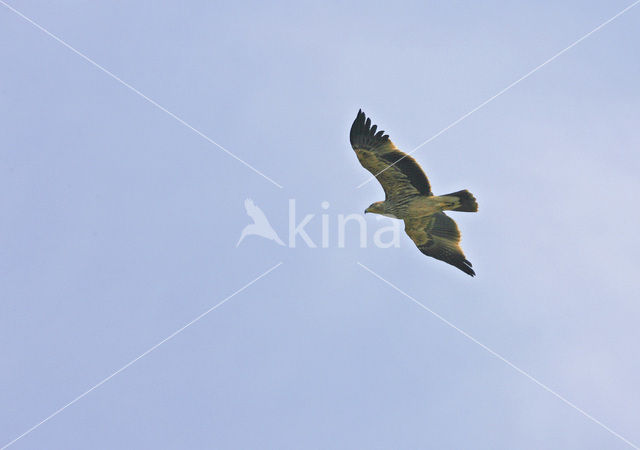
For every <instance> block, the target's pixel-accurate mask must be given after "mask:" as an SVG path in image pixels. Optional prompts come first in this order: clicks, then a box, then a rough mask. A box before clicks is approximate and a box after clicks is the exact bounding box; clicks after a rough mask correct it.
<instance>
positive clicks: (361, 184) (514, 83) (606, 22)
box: [356, 0, 640, 189]
mask: <svg viewBox="0 0 640 450" xmlns="http://www.w3.org/2000/svg"><path fill="white" fill-rule="evenodd" d="M638 3H640V0H636V1H635V2H633V3H632V4H630V5H629V6H627V7H626V8H624V9H623V10H622V11H620V12H619V13H618V14H616V15H615V16H613V17H611V18H610V19H608V20H605V21H604V22H602V23H601V24H600V25H598V26H597V27H595V28H594V29H593V30H591V31H589V32H588V33H587V34H585V35H584V36H582V37H581V38H580V39H578V40H577V41H575V42H574V43H573V44H571V45H569V46H568V47H565V48H564V49H562V50H560V51H559V52H558V53H556V54H555V55H553V56H552V57H551V58H549V59H547V60H546V61H545V62H543V63H542V64H540V65H538V66H536V67H534V68H533V69H531V70H530V71H529V72H527V73H526V74H524V75H523V76H521V77H520V78H518V79H517V80H516V81H514V82H513V83H511V84H510V85H508V86H507V87H505V88H504V89H502V90H501V91H500V92H498V93H497V94H495V95H494V96H492V97H489V98H488V99H487V100H485V101H484V102H482V103H480V104H479V105H478V106H476V107H475V108H473V109H472V110H471V111H469V112H468V113H466V114H464V115H463V116H461V117H460V118H458V119H456V120H454V121H453V122H451V123H450V124H449V125H447V126H446V127H444V128H443V129H442V130H440V131H438V132H437V133H436V134H434V135H433V136H431V137H430V138H429V139H427V140H426V141H424V142H423V143H422V144H420V145H418V146H417V147H416V148H414V149H413V150H411V151H410V152H409V153H407V154H406V155H404V156H403V157H402V158H400V159H398V160H397V161H396V162H394V163H393V164H390V165H388V166H387V167H385V168H384V169H382V170H381V171H380V172H378V173H377V174H375V175H373V176H370V177H369V178H367V179H366V180H365V181H363V182H362V183H360V184H359V185H358V186H357V187H356V189H360V188H361V187H362V186H364V185H365V184H367V183H369V182H370V181H372V180H373V179H374V178H375V177H377V176H378V175H380V174H381V173H382V172H384V171H385V170H387V169H388V168H390V167H393V166H395V165H396V164H397V163H398V162H400V161H401V160H402V159H404V158H406V157H407V156H409V155H411V154H413V153H415V152H417V151H418V150H419V149H421V148H422V147H423V146H425V145H427V144H428V143H429V142H431V141H433V140H434V139H435V138H437V137H438V136H440V135H441V134H442V133H444V132H446V131H447V130H449V129H451V128H453V127H455V126H456V125H458V124H459V123H460V122H462V121H463V120H464V119H466V118H467V117H469V116H470V115H471V114H473V113H475V112H476V111H478V110H479V109H482V108H483V107H485V106H486V105H487V104H489V103H491V102H492V101H493V100H495V99H496V98H498V97H500V96H501V95H502V94H504V93H505V92H507V91H508V90H509V89H511V88H512V87H514V86H515V85H516V84H518V83H520V82H521V81H523V80H525V79H527V78H529V77H530V76H531V75H533V74H534V73H535V72H537V71H538V70H540V69H542V68H543V67H544V66H546V65H547V64H549V63H550V62H551V61H553V60H554V59H556V58H557V57H558V56H560V55H562V54H563V53H565V52H567V51H568V50H570V49H572V48H573V47H575V46H576V45H578V44H579V43H580V42H582V41H584V40H585V39H586V38H588V37H589V36H591V35H592V34H593V33H595V32H596V31H598V30H600V29H601V28H603V27H605V26H606V25H608V24H609V23H611V22H613V21H614V20H615V19H617V18H618V17H620V16H621V15H623V14H624V13H626V12H627V11H629V10H630V9H631V8H633V7H634V6H636V5H637V4H638Z"/></svg>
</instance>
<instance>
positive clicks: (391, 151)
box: [350, 110, 478, 276]
mask: <svg viewBox="0 0 640 450" xmlns="http://www.w3.org/2000/svg"><path fill="white" fill-rule="evenodd" d="M377 128H378V127H377V126H376V125H373V126H371V119H370V118H367V117H366V116H365V114H364V113H363V112H362V110H360V111H358V115H357V116H356V120H354V122H353V125H352V126H351V133H350V140H351V146H352V147H353V150H354V151H355V152H356V156H357V157H358V160H359V161H360V164H362V166H363V167H364V168H365V169H367V170H368V171H369V172H371V174H372V175H373V176H374V177H376V179H377V180H378V181H379V182H380V184H381V185H382V189H383V190H384V194H385V199H384V201H381V202H375V203H372V204H371V206H369V207H368V208H367V209H366V210H365V211H364V212H365V213H374V214H382V215H383V216H387V217H392V218H395V219H400V220H404V231H405V232H406V233H407V234H408V235H409V237H410V238H411V240H413V242H414V243H415V244H416V246H417V247H418V249H419V250H420V251H421V252H422V253H424V254H425V255H427V256H431V257H432V258H436V259H439V260H441V261H444V262H446V263H447V264H451V265H452V266H455V267H457V268H458V269H460V270H462V271H463V272H464V273H466V274H468V275H471V276H475V274H476V273H475V272H474V271H473V269H472V268H471V262H469V261H468V260H467V259H466V258H465V256H464V253H463V252H462V249H461V248H460V231H459V230H458V226H457V225H456V223H455V222H454V221H453V219H452V218H450V217H449V216H447V215H446V214H445V213H444V212H443V211H447V210H449V211H462V212H476V211H478V203H476V199H475V197H474V196H473V195H472V194H471V192H469V191H467V190H466V189H465V190H462V191H458V192H452V193H451V194H446V195H433V193H432V192H431V186H430V185H429V180H428V179H427V177H426V175H425V174H424V172H423V171H422V169H421V168H420V165H419V164H418V163H417V162H416V160H415V159H413V158H412V157H411V156H409V155H408V154H406V153H404V152H402V151H400V150H399V149H398V148H397V147H396V146H395V145H394V144H393V142H391V140H390V139H389V136H388V135H386V134H384V131H378V132H376V130H377Z"/></svg>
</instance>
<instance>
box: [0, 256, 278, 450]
mask: <svg viewBox="0 0 640 450" xmlns="http://www.w3.org/2000/svg"><path fill="white" fill-rule="evenodd" d="M281 264H282V262H279V263H278V264H276V265H275V266H273V267H272V268H270V269H269V270H267V271H266V272H264V273H263V274H262V275H260V276H258V277H256V278H254V279H253V280H251V281H250V282H248V283H247V284H245V285H244V286H242V287H241V288H240V289H238V290H237V291H235V292H234V293H233V294H231V295H229V296H228V297H226V298H225V299H224V300H222V301H220V302H218V303H216V304H215V305H214V306H212V307H211V308H209V309H208V310H206V311H205V312H203V313H202V314H200V315H199V316H198V317H196V318H195V319H193V320H192V321H191V322H189V323H187V324H186V325H184V326H183V327H182V328H180V329H178V330H176V331H174V332H173V333H171V334H170V335H169V336H167V337H166V338H164V339H163V340H161V341H160V342H158V343H157V344H156V345H154V346H153V347H151V348H150V349H148V350H147V351H145V352H144V353H141V354H140V355H139V356H137V357H136V358H134V359H132V360H131V361H129V362H128V363H127V364H125V365H124V366H122V367H121V368H119V369H118V370H116V371H115V372H113V373H112V374H111V375H109V376H108V377H106V378H105V379H103V380H102V381H100V382H99V383H98V384H96V385H95V386H93V387H92V388H90V389H87V390H86V391H84V392H83V393H82V394H80V395H78V396H77V397H76V398H74V399H73V400H71V401H70V402H69V403H67V404H66V405H64V406H63V407H61V408H59V409H57V410H55V411H54V412H53V413H51V414H50V415H48V416H47V417H45V418H44V419H43V420H41V421H40V422H38V423H37V424H35V425H34V426H32V427H31V428H29V429H28V430H27V431H25V432H24V433H22V434H21V435H20V436H18V437H17V438H15V439H14V440H12V441H11V442H8V443H7V444H5V445H4V446H3V447H0V450H4V449H6V448H7V447H9V446H10V445H13V444H14V443H15V442H17V441H18V440H20V439H22V438H23V437H25V436H26V435H27V434H29V433H31V432H32V431H33V430H35V429H36V428H38V427H39V426H40V425H42V424H44V423H45V422H48V421H49V420H50V419H52V418H54V417H55V416H57V415H58V414H60V413H61V412H62V411H64V410H65V409H67V408H68V407H69V406H71V405H73V404H74V403H75V402H77V401H78V400H80V399H82V398H83V397H85V396H86V395H87V394H89V393H90V392H92V391H94V390H96V389H97V388H99V387H100V386H102V385H103V384H105V383H106V382H107V381H109V380H110V379H111V378H113V377H115V376H116V375H118V374H119V373H120V372H122V371H123V370H125V369H127V368H128V367H129V366H131V365H132V364H134V363H136V362H137V361H138V360H140V359H141V358H144V357H145V356H147V355H148V354H149V353H151V352H152V351H154V350H155V349H157V348H158V347H160V346H161V345H162V344H164V343H165V342H167V341H168V340H170V339H172V338H174V337H175V336H176V335H178V334H180V333H182V332H183V331H184V330H185V329H187V328H188V327H190V326H191V325H193V324H194V323H196V322H197V321H199V320H200V319H202V318H203V317H204V316H206V315H207V314H209V313H210V312H211V311H213V310H214V309H217V308H218V307H220V306H222V305H223V304H225V303H226V302H227V301H228V300H231V299H232V298H233V297H235V296H236V295H238V294H239V293H240V292H242V291H244V290H245V289H246V288H248V287H249V286H251V285H252V284H253V283H255V282H256V281H258V280H259V279H261V278H263V277H265V276H266V275H268V274H269V273H271V272H272V271H274V270H275V269H277V268H278V267H279V266H280V265H281Z"/></svg>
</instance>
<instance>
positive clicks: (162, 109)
mask: <svg viewBox="0 0 640 450" xmlns="http://www.w3.org/2000/svg"><path fill="white" fill-rule="evenodd" d="M639 1H640V0H639ZM0 4H2V5H3V6H5V7H6V8H7V9H9V10H10V11H13V12H14V13H15V14H17V15H18V16H20V17H22V18H23V19H24V20H26V21H27V22H29V23H30V24H31V25H33V26H34V27H36V28H38V29H39V30H40V31H42V32H43V33H45V34H46V35H47V36H49V37H51V38H53V39H55V40H56V41H58V42H59V43H60V44H62V45H64V46H65V47H67V48H68V49H69V50H71V51H72V52H73V53H75V54H76V55H78V56H80V57H81V58H82V59H84V60H85V61H87V62H88V63H90V64H91V65H93V66H94V67H97V68H98V69H100V70H101V71H103V72H104V73H106V74H107V75H109V76H110V77H111V78H113V79H114V80H116V81H117V82H118V83H120V84H122V85H123V86H125V87H126V88H128V89H130V90H131V91H133V92H135V93H136V94H138V95H139V96H140V97H142V98H143V99H145V100H146V101H148V102H149V103H151V104H152V105H153V106H155V107H156V108H158V109H159V110H161V111H163V112H165V113H167V114H168V115H169V116H171V117H173V118H174V119H175V120H177V121H178V122H180V123H181V124H182V125H184V126H185V127H187V128H189V129H190V130H191V131H193V132H195V133H196V134H198V135H199V136H201V137H202V138H204V139H205V140H207V141H208V142H210V143H211V144H213V145H215V146H216V147H218V148H219V149H220V150H222V151H223V152H225V153H226V154H227V155H229V156H231V157H232V158H233V159H235V160H236V161H238V162H240V163H242V164H244V165H245V166H246V167H248V168H249V169H251V170H253V171H254V172H255V173H257V174H258V175H260V176H261V177H263V178H264V179H266V180H267V181H269V182H270V183H272V184H274V185H275V186H277V187H279V188H280V189H282V186H281V185H280V184H278V183H276V182H275V181H273V180H272V179H271V178H269V177H268V176H266V175H265V174H264V173H262V172H260V171H259V170H258V169H256V168H255V167H253V166H252V165H251V164H249V163H248V162H246V161H244V160H243V159H241V158H240V157H238V156H236V155H235V154H233V153H232V152H230V151H229V150H227V149H226V148H224V147H223V146H222V145H220V144H218V143H217V142H216V141H214V140H213V139H211V138H210V137H209V136H207V135H206V134H204V133H203V132H202V131H200V130H198V129H196V128H195V127H193V126H191V125H189V124H188V123H187V122H186V121H185V120H183V119H181V118H180V117H178V116H177V115H175V114H174V113H172V112H171V111H169V110H168V109H167V108H165V107H164V106H162V105H160V104H159V103H157V102H156V101H155V100H153V99H151V98H149V97H147V96H146V95H144V94H143V93H142V92H140V91H139V90H138V89H136V88H134V87H133V86H131V85H130V84H129V83H127V82H126V81H124V80H122V79H121V78H120V77H118V76H117V75H115V74H114V73H113V72H111V71H109V70H108V69H106V68H105V67H103V66H101V65H100V64H98V63H97V62H95V61H94V60H92V59H91V58H89V57H88V56H86V55H85V54H84V53H82V52H80V51H79V50H76V49H75V48H74V47H72V46H71V45H69V44H67V43H66V42H65V41H63V40H62V39H61V38H59V37H58V36H56V35H55V34H53V33H51V32H50V31H49V30H47V29H46V28H44V27H43V26H41V25H39V24H38V23H36V22H34V21H33V20H31V19H30V18H29V17H27V16H25V15H24V14H22V13H21V12H20V11H18V10H17V9H15V8H14V7H12V6H11V5H9V4H8V3H5V2H4V1H3V0H0Z"/></svg>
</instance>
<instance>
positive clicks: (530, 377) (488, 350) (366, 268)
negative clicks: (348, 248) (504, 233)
mask: <svg viewBox="0 0 640 450" xmlns="http://www.w3.org/2000/svg"><path fill="white" fill-rule="evenodd" d="M358 265H359V266H360V267H362V268H363V269H365V270H366V271H367V272H369V273H370V274H371V275H373V276H375V277H376V278H378V279H379V280H381V281H383V282H384V283H386V284H388V285H389V286H391V287H392V288H393V289H395V290H396V291H398V292H399V293H401V294H402V295H404V296H405V297H407V298H408V299H409V300H411V301H412V302H414V303H415V304H416V305H418V306H420V307H421V308H422V309H424V310H425V311H428V312H430V313H431V314H432V315H434V316H435V317H436V318H438V319H439V320H440V321H441V322H444V323H445V324H446V325H448V326H449V327H451V328H453V329H454V330H456V331H457V332H458V333H460V334H461V335H463V336H464V337H466V338H467V339H469V340H470V341H471V342H473V343H475V344H478V345H479V346H480V347H482V348H483V349H485V350H486V351H487V352H489V353H491V354H492V355H493V356H495V357H496V358H498V359H499V360H501V361H502V362H504V363H505V364H507V365H508V366H510V367H511V368H513V369H515V370H516V371H517V372H519V373H520V374H522V375H524V376H525V377H527V378H528V379H529V380H531V381H533V382H534V383H535V384H537V385H538V386H540V387H541V388H542V389H544V390H545V391H547V392H549V393H551V394H553V395H554V396H555V397H557V398H559V399H560V400H562V401H563V402H564V403H566V404H567V405H569V406H571V407H572V408H573V409H575V410H576V411H578V412H579V413H580V414H582V415H583V416H585V417H586V418H588V419H589V420H591V421H592V422H594V423H596V424H598V425H600V426H601V427H602V428H604V429H605V430H607V431H608V432H609V433H611V434H613V435H614V436H615V437H617V438H618V439H620V440H622V441H624V442H625V443H626V444H628V445H629V446H631V447H632V448H635V449H636V450H640V447H638V446H636V445H635V444H634V443H632V442H630V441H629V440H627V439H625V438H624V437H622V436H621V435H620V434H618V433H616V432H615V431H613V430H612V429H611V428H609V427H608V426H606V425H605V424H603V423H602V422H600V421H599V420H598V419H596V418H595V417H593V416H592V415H590V414H589V413H587V412H586V411H584V410H582V409H580V408H579V407H577V406H576V405H574V404H573V403H571V402H570V401H569V400H567V399H566V398H564V397H563V396H562V395H560V394H558V393H557V392H556V391H554V390H553V389H551V388H550V387H548V386H547V385H545V384H544V383H542V382H541V381H538V379H537V378H534V377H533V376H532V375H530V374H529V373H527V372H525V371H524V370H522V369H521V368H520V367H518V366H516V365H515V364H513V363H512V362H511V361H509V360H508V359H507V358H505V357H504V356H502V355H500V354H499V353H497V352H495V351H494V350H491V349H490V348H489V347H487V346H486V345H484V344H483V343H482V342H480V341H478V340H477V339H476V338H474V337H473V336H471V335H470V334H468V333H466V332H464V331H463V330H461V329H460V328H458V327H457V326H455V325H454V324H452V323H451V322H449V321H448V320H447V319H445V318H444V317H442V316H441V315H440V314H438V313H437V312H435V311H433V310H432V309H430V308H428V307H426V306H425V305H423V304H422V303H420V302H419V301H418V300H416V299H415V298H413V297H412V296H410V295H409V294H407V293H406V292H404V291H403V290H402V289H400V288H399V287H397V286H396V285H395V284H393V283H391V282H390V281H387V280H385V279H384V278H382V277H381V276H380V275H378V274H377V273H376V272H374V271H373V270H371V269H370V268H368V267H367V266H365V265H364V264H362V263H360V262H358Z"/></svg>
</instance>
